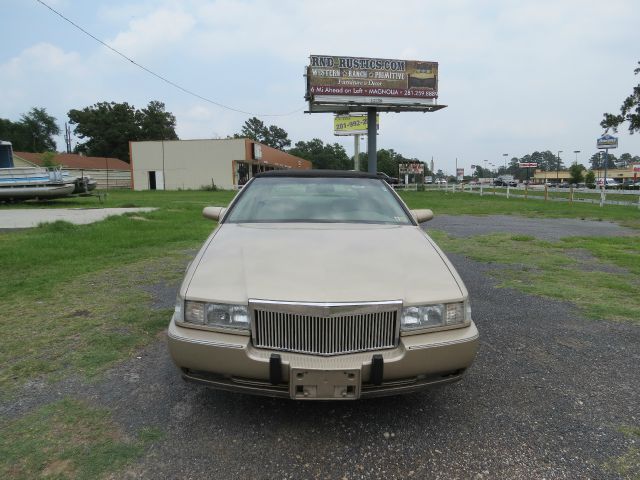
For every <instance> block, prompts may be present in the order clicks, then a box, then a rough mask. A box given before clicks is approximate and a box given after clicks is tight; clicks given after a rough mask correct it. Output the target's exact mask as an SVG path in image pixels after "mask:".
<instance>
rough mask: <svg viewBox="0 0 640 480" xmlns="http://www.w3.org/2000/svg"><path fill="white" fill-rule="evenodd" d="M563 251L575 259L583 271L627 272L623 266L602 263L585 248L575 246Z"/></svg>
mask: <svg viewBox="0 0 640 480" xmlns="http://www.w3.org/2000/svg"><path fill="white" fill-rule="evenodd" d="M564 252H565V253H566V255H567V256H568V257H570V258H573V259H574V260H577V262H578V267H579V268H580V270H583V271H585V272H604V273H622V274H627V273H629V271H628V270H627V269H625V268H622V267H618V266H616V265H612V264H610V263H602V262H601V261H600V260H598V258H597V257H595V256H594V255H593V254H592V253H591V252H589V251H587V250H583V249H579V248H577V249H569V250H565V251H564Z"/></svg>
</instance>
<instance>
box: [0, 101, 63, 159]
mask: <svg viewBox="0 0 640 480" xmlns="http://www.w3.org/2000/svg"><path fill="white" fill-rule="evenodd" d="M59 133H60V127H58V125H57V123H56V119H55V118H54V117H52V116H51V115H49V114H48V113H47V110H46V109H45V108H37V107H33V108H32V109H31V110H29V112H28V113H25V114H23V115H21V116H20V120H19V121H17V122H12V121H11V120H7V119H0V139H2V140H7V141H10V142H11V143H12V144H13V149H14V150H16V151H24V152H44V151H47V150H55V149H56V142H55V140H54V139H53V137H54V136H55V135H58V134H59Z"/></svg>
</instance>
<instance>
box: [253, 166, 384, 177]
mask: <svg viewBox="0 0 640 480" xmlns="http://www.w3.org/2000/svg"><path fill="white" fill-rule="evenodd" d="M255 177H258V178H260V177H306V178H313V177H315V178H379V177H378V176H377V175H375V174H372V173H367V172H356V171H355V170H297V169H293V168H287V169H284V170H270V171H268V172H262V173H259V174H257V175H255Z"/></svg>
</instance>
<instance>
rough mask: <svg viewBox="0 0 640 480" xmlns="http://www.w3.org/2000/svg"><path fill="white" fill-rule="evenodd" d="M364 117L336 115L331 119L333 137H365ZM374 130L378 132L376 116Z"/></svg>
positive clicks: (365, 125)
mask: <svg viewBox="0 0 640 480" xmlns="http://www.w3.org/2000/svg"><path fill="white" fill-rule="evenodd" d="M367 127H368V122H367V116H366V115H336V116H335V117H334V119H333V134H334V135H366V134H367ZM376 130H380V115H376Z"/></svg>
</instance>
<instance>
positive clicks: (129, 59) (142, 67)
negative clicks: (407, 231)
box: [36, 0, 305, 117]
mask: <svg viewBox="0 0 640 480" xmlns="http://www.w3.org/2000/svg"><path fill="white" fill-rule="evenodd" d="M36 2H38V3H39V4H41V5H42V6H44V7H46V8H48V9H49V10H51V11H52V12H53V13H54V14H56V15H57V16H59V17H60V18H62V19H63V20H64V21H65V22H67V23H70V24H71V25H73V26H74V27H75V28H77V29H78V30H80V31H81V32H82V33H84V34H85V35H87V36H89V37H91V38H92V39H94V40H95V41H96V42H98V43H99V44H101V45H103V46H105V47H107V48H108V49H109V50H111V51H112V52H113V53H115V54H116V55H119V56H120V57H122V58H124V59H125V60H127V61H128V62H130V63H132V64H133V65H135V66H136V67H138V68H140V69H142V70H144V71H145V72H147V73H149V74H151V75H153V76H154V77H156V78H158V79H159V80H162V81H163V82H165V83H168V84H169V85H171V86H172V87H174V88H177V89H178V90H181V91H182V92H184V93H186V94H187V95H191V96H193V97H196V98H199V99H200V100H203V101H205V102H207V103H210V104H212V105H215V106H217V107H220V108H224V109H226V110H230V111H232V112H237V113H243V114H245V115H252V116H255V117H286V116H288V115H293V114H294V113H298V112H300V111H302V110H304V109H305V107H301V108H298V109H296V110H293V111H291V112H288V113H253V112H245V111H244V110H239V109H237V108H233V107H230V106H228V105H224V104H222V103H220V102H216V101H215V100H211V99H210V98H207V97H203V96H202V95H200V94H198V93H196V92H194V91H192V90H189V89H187V88H185V87H182V86H181V85H178V84H177V83H175V82H172V81H171V80H169V79H168V78H166V77H163V76H162V75H160V74H158V73H156V72H154V71H153V70H150V69H149V68H147V67H145V66H144V65H141V64H139V63H138V62H136V61H135V60H133V59H132V58H131V57H127V56H126V55H125V54H124V53H122V52H120V51H119V50H116V49H115V48H113V47H112V46H110V45H109V44H107V43H105V42H103V41H102V40H100V39H99V38H98V37H96V36H95V35H93V34H92V33H91V32H88V31H87V30H85V29H84V28H82V27H81V26H80V25H78V24H77V23H75V22H74V21H73V20H71V19H69V18H67V17H65V16H64V15H63V14H62V13H60V12H59V11H57V10H56V9H55V8H53V7H52V6H50V5H48V4H46V3H45V2H43V1H42V0H36Z"/></svg>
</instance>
